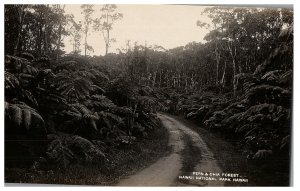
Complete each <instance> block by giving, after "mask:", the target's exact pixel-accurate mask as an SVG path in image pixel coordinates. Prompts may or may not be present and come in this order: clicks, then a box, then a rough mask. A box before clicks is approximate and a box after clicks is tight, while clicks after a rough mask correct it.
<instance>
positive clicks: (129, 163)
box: [5, 124, 169, 186]
mask: <svg viewBox="0 0 300 191" xmlns="http://www.w3.org/2000/svg"><path fill="white" fill-rule="evenodd" d="M168 151H169V148H168V132H167V130H166V129H165V128H163V127H162V125H161V124H160V126H159V127H157V129H156V130H154V131H153V132H150V133H148V136H146V137H144V138H140V139H137V140H136V141H135V142H134V143H133V144H132V145H128V146H124V147H114V146H113V147H111V148H110V151H109V153H108V155H109V157H108V159H109V162H106V163H104V164H101V163H99V164H88V165H81V164H76V165H71V166H69V167H68V168H66V169H56V170H40V171H39V170H32V169H25V168H6V169H5V182H6V183H37V184H65V185H69V184H72V185H103V186H108V185H110V186H111V185H116V184H117V183H118V181H119V180H120V179H121V178H125V177H126V176H129V175H131V174H134V173H136V172H137V171H139V170H141V169H143V168H145V167H147V166H149V165H150V164H152V163H154V162H155V161H156V160H157V159H159V158H160V157H162V156H165V155H167V154H168ZM50 169H51V167H50Z"/></svg>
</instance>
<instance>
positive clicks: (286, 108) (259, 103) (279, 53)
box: [167, 29, 293, 185]
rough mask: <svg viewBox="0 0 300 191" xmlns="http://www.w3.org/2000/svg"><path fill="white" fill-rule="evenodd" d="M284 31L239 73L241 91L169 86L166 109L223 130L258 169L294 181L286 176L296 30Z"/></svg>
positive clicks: (288, 155)
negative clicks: (251, 66) (276, 42)
mask: <svg viewBox="0 0 300 191" xmlns="http://www.w3.org/2000/svg"><path fill="white" fill-rule="evenodd" d="M283 33H284V34H285V35H284V36H285V39H284V41H283V43H281V44H280V45H279V46H278V47H277V48H276V49H275V50H274V51H273V52H272V53H271V54H270V56H269V57H268V58H267V59H266V60H265V61H264V62H263V63H261V64H260V65H258V67H257V68H256V70H255V72H254V73H241V74H239V75H237V76H236V79H235V80H236V83H237V95H236V96H234V95H233V92H230V91H229V92H226V91H225V92H222V91H221V92H220V91H219V90H220V89H218V88H216V87H210V88H207V90H204V91H198V92H184V91H183V92H182V93H178V91H177V92H176V91H174V90H169V92H170V93H169V94H168V95H169V97H168V98H167V99H168V100H169V103H171V104H169V107H168V108H167V109H168V111H169V112H171V113H174V114H178V115H183V116H185V117H186V118H187V119H189V120H193V121H195V122H196V123H197V124H199V125H200V126H202V127H204V128H207V129H208V130H210V131H213V132H216V133H219V134H221V135H223V136H224V137H225V138H227V139H228V140H230V141H231V142H233V143H234V144H235V145H236V146H237V148H238V149H239V150H240V151H241V152H242V155H243V156H244V157H245V160H249V161H250V162H251V163H253V164H255V165H257V167H259V168H257V169H260V172H259V173H266V174H268V173H269V174H272V172H274V169H276V173H279V175H278V176H279V177H281V180H280V179H278V177H276V176H277V175H274V177H273V178H272V179H276V180H278V181H280V182H282V184H289V183H288V182H289V180H288V179H287V180H284V181H283V180H282V177H284V176H286V177H288V176H289V173H290V172H289V169H290V157H291V118H292V86H293V83H292V79H293V77H292V75H293V71H292V68H293V44H292V30H291V29H286V31H283ZM282 36H283V35H282ZM258 171H259V170H258ZM281 173H282V174H284V175H282V174H281ZM283 182H284V183H283ZM275 185H276V184H275Z"/></svg>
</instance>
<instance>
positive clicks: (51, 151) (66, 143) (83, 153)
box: [46, 134, 106, 168]
mask: <svg viewBox="0 0 300 191" xmlns="http://www.w3.org/2000/svg"><path fill="white" fill-rule="evenodd" d="M49 139H52V141H51V142H50V144H49V146H48V149H47V153H46V154H47V156H48V158H49V159H50V160H51V161H54V162H55V163H56V164H58V165H60V166H61V167H64V168H66V167H67V166H68V165H69V164H71V163H72V162H83V163H88V162H99V160H100V161H101V160H104V159H105V157H106V156H105V154H104V153H103V151H102V150H100V147H97V146H95V145H94V144H93V143H92V142H90V141H89V140H87V139H85V138H82V137H80V136H76V135H69V134H52V135H49ZM102 148H103V147H102Z"/></svg>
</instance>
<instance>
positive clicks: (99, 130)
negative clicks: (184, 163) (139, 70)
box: [5, 53, 164, 183]
mask: <svg viewBox="0 0 300 191" xmlns="http://www.w3.org/2000/svg"><path fill="white" fill-rule="evenodd" d="M148 94H150V93H149V89H148V88H147V87H142V86H138V85H137V84H134V83H133V82H131V81H130V80H129V79H128V78H127V77H126V75H123V76H118V77H115V78H113V79H111V76H110V73H109V72H108V71H105V69H103V68H101V67H99V66H96V65H93V64H90V63H89V61H88V60H87V59H84V58H82V57H80V56H65V57H63V58H61V60H60V61H53V60H51V59H49V58H47V57H41V58H34V57H33V56H32V55H31V54H28V53H24V54H22V55H20V56H10V55H6V56H5V165H6V168H16V167H19V168H25V169H28V168H30V169H35V170H36V171H40V170H49V168H50V169H52V170H57V169H67V168H70V167H72V166H74V165H79V164H81V165H92V164H97V165H101V166H104V167H105V166H111V161H113V160H112V159H111V156H110V155H111V152H112V151H113V152H117V151H120V152H121V151H122V150H123V149H124V147H130V145H134V144H137V142H138V141H140V139H144V138H147V136H148V134H149V133H152V134H153V131H158V128H162V127H161V126H160V124H159V121H158V119H157V117H156V115H155V113H154V112H155V111H156V109H157V105H156V100H155V99H154V98H152V97H149V96H148ZM162 140H164V139H162ZM129 156H130V155H129ZM146 156H147V155H146ZM115 157H116V156H115ZM131 157H132V156H131ZM125 158H126V157H125ZM23 181H26V180H23ZM27 181H29V182H30V181H31V180H30V179H29V180H27ZM32 181H33V182H34V180H32ZM54 182H55V181H54ZM48 183H51V182H48Z"/></svg>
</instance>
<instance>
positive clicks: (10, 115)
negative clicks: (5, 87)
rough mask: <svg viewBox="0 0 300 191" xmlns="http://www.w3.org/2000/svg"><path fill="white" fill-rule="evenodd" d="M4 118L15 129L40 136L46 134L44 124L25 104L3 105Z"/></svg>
mask: <svg viewBox="0 0 300 191" xmlns="http://www.w3.org/2000/svg"><path fill="white" fill-rule="evenodd" d="M5 116H6V117H7V119H8V120H9V122H10V123H11V124H13V125H14V126H15V127H16V128H23V127H24V128H25V130H26V131H27V132H33V133H37V134H40V135H44V134H46V133H47V130H46V128H45V122H44V120H43V118H42V117H41V116H40V114H38V112H37V111H36V110H35V109H33V108H31V107H29V106H27V105H25V104H10V103H7V102H6V103H5Z"/></svg>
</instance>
